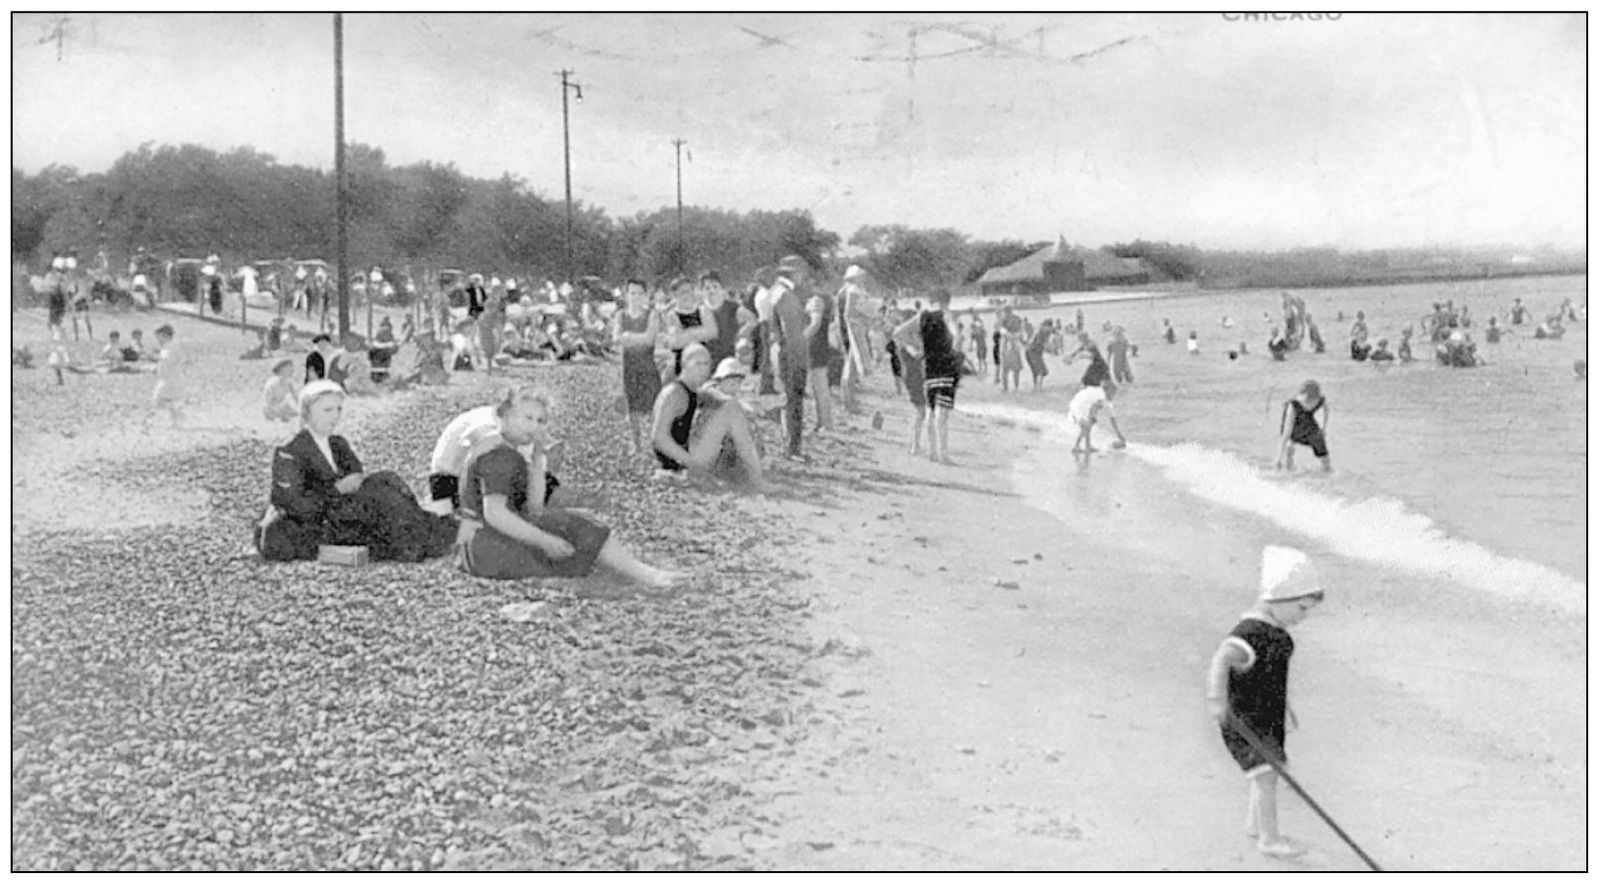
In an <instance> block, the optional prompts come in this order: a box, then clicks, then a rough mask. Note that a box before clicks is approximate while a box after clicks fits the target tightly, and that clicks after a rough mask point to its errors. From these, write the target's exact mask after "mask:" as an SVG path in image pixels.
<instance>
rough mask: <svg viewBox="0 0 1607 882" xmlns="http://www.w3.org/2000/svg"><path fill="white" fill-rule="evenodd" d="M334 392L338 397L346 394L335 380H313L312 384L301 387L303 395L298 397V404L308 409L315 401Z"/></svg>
mask: <svg viewBox="0 0 1607 882" xmlns="http://www.w3.org/2000/svg"><path fill="white" fill-rule="evenodd" d="M332 392H333V393H335V394H338V395H345V394H346V390H345V389H343V388H341V385H340V384H339V383H337V382H335V381H334V380H313V381H312V382H311V383H308V384H307V385H305V386H302V387H301V394H300V395H297V396H296V403H297V404H299V405H301V406H302V407H306V406H307V405H308V404H311V403H312V400H313V399H315V398H318V397H320V396H323V395H328V394H330V393H332Z"/></svg>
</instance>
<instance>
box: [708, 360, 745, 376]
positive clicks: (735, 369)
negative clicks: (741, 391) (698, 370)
mask: <svg viewBox="0 0 1607 882" xmlns="http://www.w3.org/2000/svg"><path fill="white" fill-rule="evenodd" d="M747 375H748V372H747V371H745V370H743V369H742V363H741V362H739V361H737V360H736V359H735V358H722V359H720V366H719V367H717V368H715V369H714V379H716V380H724V379H726V378H727V377H739V378H740V377H746V376H747Z"/></svg>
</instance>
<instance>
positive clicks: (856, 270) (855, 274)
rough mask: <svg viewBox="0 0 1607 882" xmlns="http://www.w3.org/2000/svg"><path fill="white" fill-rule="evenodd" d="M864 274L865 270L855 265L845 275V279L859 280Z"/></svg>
mask: <svg viewBox="0 0 1607 882" xmlns="http://www.w3.org/2000/svg"><path fill="white" fill-rule="evenodd" d="M864 274H865V270H864V269H863V268H861V267H860V265H859V264H857V263H856V264H853V265H852V266H850V267H849V268H848V271H847V272H845V273H843V278H844V279H857V278H859V277H860V276H863V275H864Z"/></svg>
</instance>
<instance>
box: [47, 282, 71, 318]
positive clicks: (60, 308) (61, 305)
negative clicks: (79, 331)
mask: <svg viewBox="0 0 1607 882" xmlns="http://www.w3.org/2000/svg"><path fill="white" fill-rule="evenodd" d="M49 306H50V324H52V325H60V324H61V322H62V319H64V318H66V317H67V288H66V286H65V285H63V284H62V282H61V280H60V279H59V278H58V279H56V281H55V283H54V284H52V285H51V286H50V300H49Z"/></svg>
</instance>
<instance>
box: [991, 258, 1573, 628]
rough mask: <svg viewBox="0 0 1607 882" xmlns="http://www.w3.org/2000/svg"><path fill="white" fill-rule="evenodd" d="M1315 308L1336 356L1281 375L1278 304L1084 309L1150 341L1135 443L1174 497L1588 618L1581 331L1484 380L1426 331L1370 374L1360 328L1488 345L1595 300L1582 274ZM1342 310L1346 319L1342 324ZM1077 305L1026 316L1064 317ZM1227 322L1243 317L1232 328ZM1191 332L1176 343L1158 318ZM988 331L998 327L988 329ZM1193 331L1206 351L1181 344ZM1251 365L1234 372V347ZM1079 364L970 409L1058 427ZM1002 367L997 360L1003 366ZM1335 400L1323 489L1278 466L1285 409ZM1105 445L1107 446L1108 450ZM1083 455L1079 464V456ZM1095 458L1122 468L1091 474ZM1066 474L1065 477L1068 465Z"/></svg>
mask: <svg viewBox="0 0 1607 882" xmlns="http://www.w3.org/2000/svg"><path fill="white" fill-rule="evenodd" d="M1295 293H1298V294H1299V295H1300V296H1302V297H1304V299H1305V301H1306V304H1307V308H1308V311H1309V312H1310V314H1311V315H1312V316H1314V318H1315V319H1316V321H1317V323H1318V325H1319V327H1320V328H1321V330H1322V332H1323V336H1324V338H1325V339H1326V340H1327V341H1328V351H1327V353H1325V354H1322V355H1317V354H1315V353H1313V352H1311V351H1310V350H1309V349H1306V350H1302V351H1299V352H1294V353H1291V354H1290V355H1289V357H1288V360H1287V361H1283V362H1277V361H1274V360H1272V358H1271V357H1270V356H1269V354H1268V353H1267V350H1266V346H1265V341H1266V339H1267V327H1268V326H1267V324H1266V322H1265V320H1264V319H1263V312H1267V313H1271V314H1273V315H1276V314H1277V311H1278V308H1279V306H1278V292H1277V291H1276V290H1251V291H1235V292H1223V293H1211V294H1203V295H1195V296H1188V297H1173V298H1165V299H1161V298H1157V299H1153V300H1138V301H1127V302H1114V303H1103V304H1088V305H1084V306H1083V314H1084V318H1085V325H1086V327H1088V328H1089V329H1090V330H1091V331H1092V332H1093V333H1094V335H1095V338H1096V339H1098V340H1100V341H1102V342H1103V341H1105V340H1108V334H1105V333H1103V332H1102V331H1101V330H1100V329H1101V326H1102V325H1103V323H1104V322H1105V321H1107V320H1108V321H1110V322H1112V323H1113V324H1116V325H1121V326H1124V327H1125V328H1126V330H1127V335H1128V338H1129V339H1130V340H1131V341H1132V342H1134V343H1136V344H1137V345H1138V355H1137V357H1136V358H1134V359H1133V361H1132V366H1133V372H1134V374H1135V379H1136V383H1134V384H1132V385H1130V386H1124V387H1123V388H1122V390H1121V393H1120V394H1119V395H1118V397H1117V400H1116V402H1115V403H1116V409H1117V414H1118V418H1119V419H1120V421H1121V425H1122V428H1123V430H1124V432H1125V433H1126V435H1127V437H1128V439H1129V440H1130V441H1132V442H1134V443H1133V445H1132V446H1131V447H1130V448H1129V450H1128V451H1127V454H1126V456H1127V457H1128V458H1129V459H1133V460H1137V461H1140V462H1143V463H1145V464H1146V465H1147V466H1148V467H1150V468H1151V469H1152V470H1153V471H1156V472H1158V473H1159V474H1160V475H1161V476H1163V478H1164V479H1165V480H1166V481H1167V482H1168V486H1170V487H1171V488H1173V489H1174V490H1175V491H1177V492H1181V493H1186V494H1187V495H1188V496H1189V497H1190V498H1193V499H1195V500H1197V501H1205V502H1207V503H1209V505H1210V507H1211V509H1212V510H1218V511H1220V510H1234V511H1236V512H1238V513H1240V514H1243V515H1247V516H1250V517H1252V518H1256V519H1260V520H1261V521H1263V522H1266V523H1267V525H1268V526H1269V527H1273V528H1276V529H1275V530H1274V531H1273V533H1271V534H1269V535H1271V536H1273V538H1275V534H1276V533H1279V532H1281V533H1292V534H1294V535H1296V536H1299V537H1305V539H1306V541H1308V542H1315V543H1316V545H1317V547H1320V548H1323V549H1324V550H1325V551H1327V552H1329V553H1332V554H1334V555H1338V556H1341V557H1343V558H1345V559H1348V560H1350V561H1353V562H1356V563H1361V564H1366V565H1368V566H1369V567H1376V568H1381V570H1382V571H1385V572H1387V573H1390V574H1393V575H1394V576H1396V577H1399V578H1401V579H1402V580H1410V579H1411V578H1413V577H1421V578H1425V579H1432V580H1433V581H1435V582H1442V581H1448V582H1450V583H1454V584H1458V585H1461V586H1464V587H1465V588H1472V589H1475V590H1476V591H1479V592H1484V593H1486V594H1488V595H1490V596H1492V597H1501V598H1506V599H1514V598H1516V599H1519V600H1522V601H1535V602H1538V603H1540V604H1542V605H1544V606H1547V607H1550V608H1552V609H1555V610H1559V611H1562V612H1564V613H1565V614H1567V613H1582V612H1583V609H1584V591H1585V588H1584V579H1585V561H1586V547H1585V540H1586V534H1585V524H1586V482H1585V465H1586V425H1585V416H1586V396H1585V382H1584V381H1583V380H1580V379H1578V378H1576V376H1575V374H1574V369H1573V364H1574V362H1575V360H1577V359H1583V358H1585V357H1586V351H1585V350H1586V347H1585V323H1584V322H1579V323H1572V324H1568V326H1567V327H1568V332H1567V334H1566V336H1564V337H1563V339H1561V340H1554V341H1553V340H1536V339H1534V338H1533V337H1532V336H1531V335H1532V334H1533V324H1525V325H1523V326H1520V327H1519V329H1518V333H1514V334H1512V335H1509V336H1507V337H1505V338H1504V339H1503V341H1502V342H1500V343H1498V344H1485V343H1483V342H1480V343H1479V354H1480V355H1481V356H1482V357H1483V358H1484V359H1485V360H1486V362H1488V363H1487V364H1486V365H1485V366H1482V367H1478V368H1471V369H1452V368H1445V367H1440V366H1439V365H1437V364H1435V363H1434V361H1433V356H1432V347H1431V346H1430V345H1429V344H1428V343H1427V340H1426V339H1425V338H1424V336H1423V334H1422V333H1421V331H1420V330H1419V331H1417V333H1416V334H1415V335H1414V344H1415V345H1414V348H1415V349H1416V353H1417V355H1418V357H1419V359H1421V360H1419V361H1417V362H1414V363H1409V364H1396V363H1392V364H1387V365H1383V366H1380V365H1375V364H1371V363H1358V362H1354V361H1352V360H1350V358H1349V356H1348V351H1347V349H1348V329H1349V324H1350V322H1349V320H1350V318H1351V317H1353V316H1354V315H1355V312H1356V310H1357V309H1361V310H1364V311H1365V312H1366V314H1367V321H1368V326H1369V329H1370V332H1371V335H1372V336H1373V337H1374V338H1377V337H1379V336H1385V335H1387V336H1388V337H1389V338H1390V340H1391V343H1392V346H1393V344H1394V343H1395V342H1396V341H1398V340H1399V337H1400V331H1401V329H1402V327H1403V326H1404V325H1407V324H1412V325H1413V326H1414V327H1416V326H1417V322H1418V319H1420V318H1421V317H1422V316H1423V315H1424V314H1426V313H1427V312H1429V310H1430V304H1431V303H1432V302H1433V301H1443V300H1445V299H1447V298H1449V299H1452V300H1454V301H1455V302H1456V304H1457V305H1458V308H1460V306H1461V304H1463V303H1466V304H1468V305H1469V306H1471V308H1472V311H1473V316H1474V325H1475V332H1476V338H1477V339H1478V340H1480V341H1482V340H1483V333H1482V330H1480V328H1482V326H1483V325H1484V323H1485V322H1487V321H1488V318H1489V316H1491V315H1496V314H1500V315H1502V316H1503V319H1502V322H1501V324H1502V326H1503V327H1505V326H1506V322H1505V319H1504V316H1505V307H1508V306H1509V305H1510V304H1511V303H1512V300H1513V298H1514V297H1521V298H1523V301H1524V303H1525V304H1527V305H1528V306H1529V307H1530V309H1531V311H1532V312H1533V313H1535V314H1536V316H1537V317H1540V316H1543V315H1544V314H1545V312H1546V311H1548V310H1553V309H1555V308H1556V307H1557V306H1558V304H1560V303H1561V301H1562V299H1563V298H1565V297H1569V298H1572V299H1573V301H1574V303H1576V304H1582V303H1584V302H1585V299H1586V297H1585V295H1586V291H1585V278H1584V277H1583V276H1557V277H1532V278H1525V279H1502V280H1492V281H1470V282H1456V283H1432V284H1417V285H1399V286H1389V287H1376V288H1347V289H1307V290H1301V291H1298V292H1295ZM1340 310H1343V311H1344V312H1345V314H1346V321H1344V322H1340V321H1338V316H1337V314H1338V313H1339V311H1340ZM1074 311H1075V308H1074V307H1057V308H1053V309H1047V310H1036V311H1031V312H1028V313H1026V315H1027V316H1028V317H1029V318H1030V320H1032V321H1033V322H1034V323H1036V322H1038V321H1040V320H1042V319H1043V318H1044V317H1056V318H1060V319H1062V320H1065V321H1067V322H1069V321H1070V320H1071V317H1072V314H1073V313H1074ZM1223 316H1231V317H1232V318H1233V319H1234V323H1235V325H1234V327H1233V328H1232V329H1224V328H1223V327H1222V326H1221V324H1220V320H1221V318H1222V317H1223ZM1163 318H1167V319H1170V320H1171V322H1172V324H1173V325H1174V326H1175V327H1176V328H1177V329H1178V343H1176V344H1175V345H1167V344H1166V343H1165V342H1164V341H1163V339H1162V337H1161V330H1162V319H1163ZM988 324H989V327H990V329H991V325H992V318H991V317H989V319H988ZM1191 330H1193V331H1196V332H1197V333H1198V334H1199V339H1200V344H1201V345H1200V348H1201V350H1202V352H1201V354H1199V355H1196V356H1190V355H1188V354H1187V352H1186V349H1185V346H1184V344H1183V342H1182V340H1183V338H1184V337H1186V336H1187V334H1188V332H1189V331H1191ZM1241 341H1242V342H1244V343H1246V344H1248V346H1249V350H1250V355H1249V356H1248V357H1240V358H1238V359H1229V358H1228V356H1227V352H1228V351H1229V350H1233V349H1237V348H1238V345H1239V343H1240V342H1241ZM1085 364H1086V362H1085V361H1080V362H1078V363H1077V364H1075V365H1063V364H1061V363H1060V362H1059V359H1055V358H1051V365H1050V375H1049V380H1048V382H1047V383H1046V388H1045V390H1044V391H1042V392H1039V393H1036V394H1035V393H1033V392H1031V390H1030V385H1031V383H1030V376H1028V377H1027V378H1026V382H1027V386H1028V389H1027V390H1026V391H1023V392H1020V393H1015V392H1011V393H1009V394H1005V393H1002V392H1001V391H1000V387H998V386H997V385H994V384H993V382H992V378H991V376H990V377H988V378H987V379H986V380H984V379H982V378H977V377H973V378H968V380H967V383H966V385H965V386H963V387H962V391H961V395H960V400H961V406H962V409H966V410H970V411H972V412H975V413H985V414H992V415H997V416H1006V417H1013V418H1018V419H1025V420H1027V421H1032V422H1037V423H1039V424H1041V425H1044V426H1053V425H1058V424H1060V423H1062V422H1063V420H1064V413H1065V407H1066V402H1067V401H1068V400H1069V399H1070V396H1071V394H1072V392H1074V391H1075V388H1076V385H1077V381H1078V380H1079V379H1080V377H1081V374H1082V370H1083V366H1084V365H1085ZM990 369H991V365H990ZM1306 379H1314V380H1316V381H1317V382H1318V383H1320V384H1321V385H1322V390H1323V394H1324V395H1325V396H1326V397H1327V399H1328V403H1329V406H1330V408H1331V409H1332V413H1331V416H1330V420H1329V425H1328V439H1329V447H1330V450H1331V455H1332V461H1333V464H1334V468H1335V473H1334V474H1333V475H1331V476H1324V475H1321V474H1320V473H1319V472H1318V471H1317V468H1318V467H1317V464H1316V461H1315V459H1314V457H1312V456H1311V454H1310V451H1309V449H1307V448H1298V449H1297V452H1296V466H1297V472H1296V474H1294V475H1288V474H1285V473H1277V472H1274V471H1271V470H1270V468H1269V466H1270V464H1271V463H1272V461H1273V458H1274V454H1275V452H1276V449H1277V443H1278V432H1279V426H1278V422H1279V417H1280V413H1281V408H1282V405H1283V402H1284V401H1286V400H1287V399H1289V398H1290V397H1292V396H1293V394H1294V392H1295V390H1296V389H1297V388H1298V387H1299V385H1300V383H1301V382H1302V381H1304V380H1306ZM1098 437H1099V436H1098V434H1097V433H1096V439H1097V438H1098ZM1068 460H1069V454H1068ZM1095 461H1096V462H1101V461H1108V460H1104V459H1102V458H1101V459H1096V460H1095ZM1066 467H1067V468H1069V466H1066Z"/></svg>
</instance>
